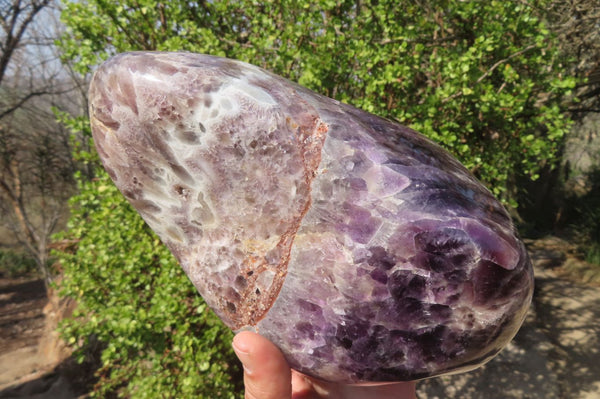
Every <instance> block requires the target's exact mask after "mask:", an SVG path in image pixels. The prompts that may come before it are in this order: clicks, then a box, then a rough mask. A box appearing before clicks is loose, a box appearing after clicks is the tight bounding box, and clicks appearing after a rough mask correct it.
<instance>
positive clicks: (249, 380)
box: [232, 331, 291, 399]
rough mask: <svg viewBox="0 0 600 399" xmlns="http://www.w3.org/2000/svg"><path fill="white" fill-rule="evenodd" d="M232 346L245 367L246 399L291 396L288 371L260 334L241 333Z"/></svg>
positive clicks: (273, 349) (275, 349) (280, 398)
mask: <svg viewBox="0 0 600 399" xmlns="http://www.w3.org/2000/svg"><path fill="white" fill-rule="evenodd" d="M232 346H233V349H234V351H235V353H236V355H237V357H238V358H239V359H240V361H241V362H242V365H243V366H244V384H245V386H246V398H261V399H282V398H289V397H290V396H291V369H290V367H289V365H288V364H287V362H286V360H285V358H284V356H283V354H282V353H281V351H280V350H279V349H278V348H277V347H276V346H275V345H274V344H273V343H271V342H270V341H269V340H268V339H266V338H264V337H263V336H261V335H259V334H256V333H253V332H250V331H243V332H240V333H238V334H237V335H236V336H235V337H234V339H233V344H232Z"/></svg>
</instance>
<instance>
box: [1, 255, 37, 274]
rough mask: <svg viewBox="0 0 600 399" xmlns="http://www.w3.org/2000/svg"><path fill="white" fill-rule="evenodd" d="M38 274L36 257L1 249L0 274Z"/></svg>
mask: <svg viewBox="0 0 600 399" xmlns="http://www.w3.org/2000/svg"><path fill="white" fill-rule="evenodd" d="M35 274H37V264H36V262H35V259H33V258H32V257H31V256H28V255H26V254H24V253H21V252H15V251H12V250H10V249H0V276H5V277H21V276H30V275H35Z"/></svg>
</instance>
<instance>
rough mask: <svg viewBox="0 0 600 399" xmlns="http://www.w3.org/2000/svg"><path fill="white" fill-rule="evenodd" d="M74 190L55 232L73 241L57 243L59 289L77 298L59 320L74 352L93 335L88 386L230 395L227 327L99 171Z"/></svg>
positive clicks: (144, 393) (134, 392)
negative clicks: (94, 366) (64, 224)
mask: <svg viewBox="0 0 600 399" xmlns="http://www.w3.org/2000/svg"><path fill="white" fill-rule="evenodd" d="M80 192H81V193H80V194H79V195H77V196H75V197H73V199H72V200H71V206H72V217H71V219H70V221H69V225H68V233H63V234H62V235H60V236H59V237H57V239H68V240H74V241H77V249H76V251H75V252H74V253H68V252H59V253H56V256H57V258H58V261H59V262H60V264H61V265H62V267H63V270H64V279H63V282H62V283H61V290H62V294H63V295H67V296H70V297H73V298H75V299H76V300H77V303H78V308H77V310H76V312H75V315H74V318H73V319H70V320H67V321H65V322H64V323H63V325H62V327H61V330H62V333H63V337H64V338H65V339H66V341H67V342H68V343H69V344H71V345H72V346H74V347H75V348H76V349H77V352H76V354H77V356H78V358H79V360H80V361H83V360H84V359H85V355H86V351H87V350H88V346H89V345H88V344H89V343H90V340H93V341H99V342H100V345H101V346H102V348H103V350H102V354H101V361H102V367H101V369H100V370H99V373H98V374H99V376H100V377H101V378H100V381H99V383H98V384H97V389H96V391H95V394H94V395H95V396H96V397H106V396H107V395H108V394H109V393H111V392H118V393H119V395H121V396H124V397H136V398H153V397H157V396H160V397H177V398H185V397H194V398H197V397H206V398H232V397H234V392H236V390H237V389H238V388H239V387H237V386H236V380H235V379H234V377H236V376H237V374H239V370H238V369H237V362H236V360H234V359H235V357H234V355H233V353H232V351H231V339H232V338H233V336H232V334H231V332H230V331H229V330H227V329H226V328H225V327H223V325H222V324H221V322H220V321H219V320H218V319H217V318H216V316H215V315H214V314H213V313H212V311H210V310H209V309H207V308H206V305H205V304H204V302H203V301H202V299H201V298H200V297H199V295H198V294H197V292H196V290H195V289H194V287H193V286H192V284H191V283H190V281H189V280H188V279H187V277H186V276H185V274H184V273H183V272H182V270H181V268H180V267H179V266H178V265H177V263H176V261H175V260H174V258H173V257H172V256H171V254H170V253H169V252H168V250H167V249H166V248H165V247H164V246H163V245H162V244H161V243H160V242H159V240H158V238H156V236H155V235H154V234H153V233H152V232H151V231H149V229H148V227H147V226H146V225H145V224H144V222H143V221H142V220H141V218H140V217H139V216H138V214H137V213H136V212H135V211H134V210H133V209H132V208H131V207H130V206H129V204H128V203H127V202H126V201H125V200H124V198H123V197H122V195H121V194H120V193H119V192H118V191H117V189H116V188H115V186H114V185H113V184H112V183H111V181H110V179H109V178H108V176H107V175H106V174H105V173H104V172H101V171H98V177H97V178H96V179H94V180H93V181H89V182H81V185H80ZM238 381H239V379H238Z"/></svg>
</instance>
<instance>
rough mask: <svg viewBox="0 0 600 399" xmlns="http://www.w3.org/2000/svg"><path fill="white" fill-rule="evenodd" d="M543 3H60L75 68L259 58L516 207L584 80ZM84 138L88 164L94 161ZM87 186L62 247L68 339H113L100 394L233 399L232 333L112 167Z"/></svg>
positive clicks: (559, 135) (554, 146)
mask: <svg viewBox="0 0 600 399" xmlns="http://www.w3.org/2000/svg"><path fill="white" fill-rule="evenodd" d="M528 4H529V5H528ZM547 4H548V1H547V0H532V1H529V2H518V1H495V0H492V1H464V0H429V1H426V2H409V1H400V2H398V1H395V0H394V1H392V0H380V1H361V2H357V1H349V0H345V1H342V0H338V1H332V0H321V1H318V2H295V1H290V0H276V1H269V2H258V1H251V0H230V1H211V2H204V1H202V2H189V1H183V0H173V1H169V2H159V1H156V0H120V1H106V0H81V1H71V2H66V4H65V5H64V12H63V14H62V15H63V16H62V18H63V21H64V22H65V24H66V26H67V32H66V33H65V35H64V37H63V38H62V39H61V41H60V43H59V45H60V46H61V48H62V49H63V58H64V60H65V61H69V62H71V63H73V64H74V65H75V67H76V70H78V71H79V72H81V73H89V72H91V71H93V70H94V68H95V66H96V65H98V64H99V63H100V62H101V61H102V60H104V59H106V58H107V57H108V56H110V55H112V54H115V53H117V52H123V51H132V50H185V51H194V52H200V53H209V54H214V55H220V56H227V57H231V58H236V59H240V60H243V61H247V62H251V63H253V64H256V65H259V66H261V67H264V68H267V69H269V70H271V71H273V72H275V73H277V74H280V75H283V76H286V77H288V78H290V79H292V80H294V81H297V82H299V83H300V84H302V85H305V86H307V87H309V88H311V89H313V90H316V91H318V92H320V93H323V94H325V95H328V96H330V97H334V98H336V99H339V100H341V101H344V102H347V103H351V104H353V105H355V106H357V107H360V108H363V109H365V110H367V111H370V112H373V113H376V114H379V115H381V116H385V117H388V118H391V119H395V120H398V121H400V122H401V123H404V124H406V125H409V126H411V127H413V128H415V129H417V130H419V131H421V132H423V133H424V134H426V135H428V136H429V137H431V138H432V139H434V140H436V141H438V142H439V143H441V144H442V145H443V146H445V147H446V148H448V149H449V150H450V151H451V152H453V153H454V154H455V155H456V156H457V157H458V158H459V159H460V160H461V161H462V162H463V163H464V164H465V165H466V166H467V167H468V168H469V169H470V170H472V171H473V172H474V173H475V174H476V175H477V176H478V177H479V178H480V179H481V180H483V181H484V182H485V183H486V184H487V185H488V186H489V187H490V189H491V190H492V191H493V192H494V193H495V194H497V195H498V196H500V197H501V198H502V199H503V200H504V201H505V202H507V203H510V204H512V205H516V203H515V202H514V198H515V197H514V194H515V190H516V189H517V188H516V187H515V186H516V183H515V182H516V180H517V177H522V176H529V177H530V178H531V179H535V178H537V176H538V173H539V171H540V170H541V168H543V167H546V166H551V165H552V164H553V162H554V161H555V159H556V155H557V151H558V150H559V149H560V147H561V145H562V141H563V136H564V134H565V132H566V130H567V129H568V127H569V121H568V119H567V118H565V117H564V116H563V114H562V109H561V101H562V100H563V98H564V97H565V96H568V95H569V94H570V92H571V90H572V89H573V87H574V86H575V81H574V80H573V79H571V78H569V77H568V76H566V75H565V74H564V72H563V71H564V66H563V65H562V64H561V62H564V60H563V61H561V60H560V57H559V55H558V50H557V46H556V44H557V43H556V41H555V39H554V37H553V35H552V34H551V33H550V32H549V31H548V28H547V27H546V25H545V23H544V19H543V15H540V13H541V12H542V11H540V10H544V9H545V6H546V5H547ZM81 122H82V120H79V121H73V122H72V123H71V125H70V127H71V128H73V129H75V130H77V129H84V126H83V125H82V124H81ZM85 128H86V129H87V127H85ZM83 137H84V138H85V137H89V136H86V135H84V136H83ZM86 146H87V142H86V145H83V146H81V147H80V149H81V150H83V151H82V152H80V153H79V154H78V155H77V156H78V159H79V160H81V161H83V162H87V163H89V164H90V165H97V162H98V161H97V157H96V156H95V155H94V154H93V153H92V152H89V151H86V150H85V148H86ZM81 190H82V192H81V194H80V195H79V196H77V197H75V198H74V199H73V201H72V207H73V208H74V212H73V217H72V219H71V222H70V226H69V229H70V230H69V233H68V237H69V238H71V239H74V240H79V246H78V250H77V252H76V253H75V254H73V255H69V254H66V253H63V254H60V257H61V263H62V264H63V265H64V268H65V274H66V277H67V278H66V279H65V287H64V291H65V293H66V294H67V295H71V296H74V297H76V298H77V300H78V302H79V317H78V318H77V319H75V320H73V321H71V322H69V323H67V324H66V325H65V326H64V332H65V334H66V336H67V337H69V339H70V342H71V343H72V344H73V345H76V346H78V347H80V348H84V347H85V343H86V340H88V339H90V337H92V336H95V337H97V338H98V339H99V340H100V341H101V342H102V344H103V345H104V350H103V353H102V361H103V364H104V369H103V370H102V372H103V373H104V374H102V375H103V378H102V380H101V390H100V391H99V393H98V395H100V396H102V395H103V394H104V393H105V392H108V391H111V390H117V389H119V390H120V392H121V394H122V395H124V396H135V397H151V396H153V395H154V396H157V395H158V396H161V395H164V392H168V396H174V397H185V396H191V395H192V394H194V395H195V396H199V395H200V396H202V395H206V397H218V396H219V395H221V396H226V395H231V394H230V393H228V394H226V393H225V392H233V391H227V390H228V389H230V388H231V389H233V387H234V384H233V382H232V380H230V379H229V377H227V375H228V372H229V371H231V370H228V369H227V367H228V364H231V363H230V362H231V361H232V360H231V359H232V357H231V352H230V351H229V339H230V338H231V335H230V333H228V332H226V330H225V329H224V328H223V327H222V326H221V325H220V324H219V323H218V322H217V321H216V320H215V319H214V316H212V314H211V313H209V312H207V311H205V309H204V304H203V302H202V301H201V300H200V299H199V297H198V296H197V294H195V292H194V290H193V288H192V287H191V286H190V283H189V282H188V281H187V280H186V278H185V277H184V276H183V274H182V273H181V272H180V271H179V269H178V268H177V267H176V265H175V263H174V261H173V259H172V257H171V256H170V255H169V254H168V253H167V251H166V249H165V248H164V247H163V246H162V245H160V243H159V242H158V240H157V239H156V238H155V237H154V236H153V235H152V234H151V233H150V232H149V231H147V227H145V225H144V224H143V222H142V221H141V219H140V218H139V217H138V216H137V215H136V214H135V213H134V212H133V211H132V210H131V209H130V208H129V207H128V206H127V205H126V204H125V203H124V200H123V199H122V198H121V196H120V195H119V194H118V193H117V191H116V189H115V188H114V187H113V186H112V184H111V183H110V182H109V181H108V179H107V177H106V176H105V175H104V174H100V175H99V177H98V178H97V179H96V180H94V181H92V182H87V183H82V186H81ZM234 371H236V370H234ZM236 372H237V371H236ZM159 392H160V393H159ZM218 392H220V393H218Z"/></svg>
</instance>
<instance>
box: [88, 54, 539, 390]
mask: <svg viewBox="0 0 600 399" xmlns="http://www.w3.org/2000/svg"><path fill="white" fill-rule="evenodd" d="M90 115H91V122H92V129H93V134H94V139H95V142H96V146H97V149H98V152H99V154H100V157H101V158H102V161H103V163H104V166H105V168H106V170H107V171H108V173H109V174H110V176H111V177H112V179H113V180H114V182H115V184H116V185H117V186H118V187H119V189H120V190H121V192H122V193H123V194H124V195H125V196H126V197H127V199H128V200H129V201H130V202H131V203H132V204H133V206H134V207H135V208H136V209H137V210H138V211H139V212H140V214H141V215H142V216H143V217H144V219H145V220H146V222H147V223H148V224H149V225H150V227H151V228H152V229H153V230H154V231H156V233H157V234H158V235H159V236H160V238H161V239H162V241H163V242H164V243H165V244H166V245H167V246H168V247H169V248H170V249H171V251H172V252H173V253H174V254H175V256H176V257H177V259H178V260H179V262H180V264H181V266H182V267H183V268H184V270H185V271H186V273H187V274H188V276H189V277H190V279H191V280H192V282H193V283H194V285H195V286H196V287H197V289H198V291H199V292H200V293H201V294H202V296H203V297H204V299H205V300H206V302H207V303H208V304H209V305H210V306H211V307H212V309H213V310H214V311H215V312H216V313H217V314H218V315H219V317H220V318H221V319H222V320H223V321H224V322H225V323H226V324H227V325H228V326H230V327H231V328H232V329H234V330H244V329H250V330H254V331H257V332H259V333H260V334H262V335H264V336H265V337H267V338H269V339H270V340H272V341H273V342H274V343H275V344H276V345H278V346H279V348H281V350H282V351H283V352H284V354H285V355H286V357H287V359H288V361H289V362H290V364H291V365H292V366H293V367H294V368H296V369H298V370H299V371H302V372H304V373H306V374H309V375H312V376H316V377H319V378H322V379H326V380H330V381H340V382H348V383H361V382H368V381H405V380H414V379H420V378H426V377H430V376H434V375H439V374H444V373H449V372H458V371H466V370H469V369H472V368H475V367H477V366H479V365H481V364H483V363H484V362H485V361H487V360H489V359H490V358H491V357H493V356H494V355H495V354H497V353H498V352H499V351H500V350H501V348H502V347H503V346H505V345H506V344H507V343H508V342H509V341H510V339H512V337H513V336H514V334H515V333H516V332H517V330H518V328H519V326H520V325H521V323H522V321H523V318H524V316H525V313H526V311H527V308H528V306H529V303H530V301H531V295H532V291H533V273H532V269H531V264H530V261H529V258H528V256H527V253H526V251H525V248H524V246H523V244H522V243H521V241H520V240H519V239H518V238H517V237H516V234H515V229H514V227H513V224H512V222H511V220H510V218H509V216H508V214H507V212H506V211H505V210H504V209H503V207H502V206H501V205H500V204H499V203H498V202H497V201H496V200H495V199H494V198H493V196H492V195H491V194H490V192H489V191H488V190H487V189H485V188H484V187H483V186H482V185H481V184H480V183H479V182H478V181H477V180H476V179H475V178H473V177H472V176H471V175H470V174H469V172H468V171H467V170H466V169H465V168H464V167H463V166H462V165H460V163H459V162H457V161H456V160H455V159H454V158H452V157H451V156H450V155H449V154H448V153H447V152H446V151H444V150H443V149H441V148H440V147H439V146H437V145H436V144H434V143H432V142H431V141H429V140H427V139H426V138H424V137H423V136H422V135H420V134H418V133H417V132H415V131H413V130H411V129H408V128H406V127H404V126H401V125H399V124H396V123H392V122H390V121H388V120H385V119H382V118H379V117H377V116H374V115H371V114H369V113H366V112H364V111H361V110H358V109H356V108H354V107H351V106H349V105H345V104H342V103H340V102H338V101H335V100H332V99H329V98H326V97H323V96H320V95H318V94H316V93H313V92H311V91H309V90H307V89H305V88H302V87H300V86H298V85H296V84H294V83H291V82H289V81H287V80H285V79H283V78H281V77H278V76H276V75H273V74H270V73H268V72H266V71H264V70H262V69H260V68H257V67H255V66H252V65H249V64H245V63H242V62H238V61H233V60H229V59H224V58H218V57H212V56H207V55H199V54H190V53H127V54H121V55H118V56H115V57H113V58H112V59H110V60H109V61H107V62H106V63H105V64H103V65H102V66H101V67H100V68H99V70H98V71H97V72H96V74H95V76H94V78H93V81H92V85H91V88H90Z"/></svg>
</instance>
